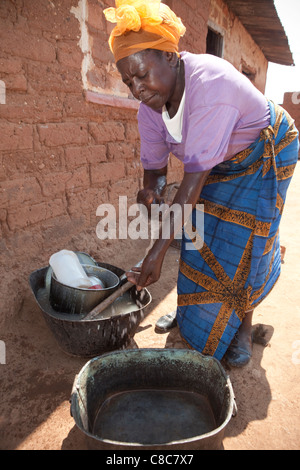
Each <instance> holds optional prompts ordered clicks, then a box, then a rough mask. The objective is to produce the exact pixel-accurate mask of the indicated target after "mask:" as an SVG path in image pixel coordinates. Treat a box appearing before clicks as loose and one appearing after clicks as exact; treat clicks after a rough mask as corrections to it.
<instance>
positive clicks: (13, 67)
mask: <svg viewBox="0 0 300 470" xmlns="http://www.w3.org/2000/svg"><path fill="white" fill-rule="evenodd" d="M21 70H22V60H21V59H15V58H14V57H10V58H9V59H5V58H4V57H1V58H0V72H3V73H19V72H21Z"/></svg>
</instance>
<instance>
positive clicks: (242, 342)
mask: <svg viewBox="0 0 300 470" xmlns="http://www.w3.org/2000/svg"><path fill="white" fill-rule="evenodd" d="M253 312H254V310H249V311H248V312H246V314H245V318H244V319H243V321H242V324H241V326H240V327H239V329H238V331H237V333H236V335H235V337H234V339H233V341H232V343H231V344H230V346H229V348H228V350H227V352H226V355H225V360H226V362H227V363H228V364H229V365H230V366H232V367H243V366H245V365H246V364H248V362H249V361H250V359H251V357H252V317H253Z"/></svg>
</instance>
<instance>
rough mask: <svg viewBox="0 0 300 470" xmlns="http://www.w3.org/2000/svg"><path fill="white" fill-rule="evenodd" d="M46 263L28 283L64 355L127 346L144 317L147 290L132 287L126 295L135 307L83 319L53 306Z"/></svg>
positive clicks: (117, 271)
mask: <svg viewBox="0 0 300 470" xmlns="http://www.w3.org/2000/svg"><path fill="white" fill-rule="evenodd" d="M97 265H98V266H100V267H102V268H105V269H108V270H110V271H112V272H113V273H115V274H116V275H117V276H119V277H120V276H121V275H122V274H124V271H123V270H122V269H120V268H117V267H116V266H112V265H110V264H107V263H97ZM48 274H49V266H47V267H44V268H41V269H38V270H36V271H34V272H33V273H31V275H30V277H29V283H30V286H31V290H32V292H33V295H34V297H35V299H36V301H37V303H38V305H39V307H40V309H41V311H42V313H43V316H44V318H45V320H46V323H47V325H48V326H49V328H50V330H51V331H52V333H53V335H54V337H55V339H56V341H57V343H58V345H59V346H60V348H61V349H62V350H63V351H64V352H66V353H67V354H70V355H73V356H81V357H87V358H90V357H95V356H99V355H100V354H103V353H106V352H109V351H114V350H118V349H122V348H126V347H127V346H128V345H129V343H130V341H131V339H132V338H133V336H134V334H135V332H136V330H137V328H138V326H139V324H140V322H141V321H142V320H143V318H144V308H145V307H146V306H147V305H148V304H149V303H150V302H151V296H150V293H149V291H148V290H147V289H143V290H142V291H140V292H137V290H136V289H135V287H134V286H133V287H132V289H130V290H129V291H128V292H127V293H126V294H125V296H127V297H126V298H127V300H128V301H130V302H128V304H129V305H130V303H132V304H134V306H135V310H134V311H129V312H128V308H127V313H122V311H121V312H119V314H114V315H112V316H108V317H107V318H99V319H95V320H90V321H85V320H84V314H76V315H75V314H74V315H72V314H70V313H65V312H59V311H56V310H54V309H53V307H52V306H51V303H50V287H51V284H49V275H48Z"/></svg>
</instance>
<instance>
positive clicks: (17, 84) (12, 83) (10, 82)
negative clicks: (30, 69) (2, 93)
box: [1, 72, 27, 104]
mask: <svg viewBox="0 0 300 470" xmlns="http://www.w3.org/2000/svg"><path fill="white" fill-rule="evenodd" d="M1 80H3V81H4V83H5V87H6V93H8V92H9V91H20V92H25V91H27V78H26V77H25V74H24V72H23V73H19V74H16V75H11V74H10V75H4V74H1ZM7 101H8V100H6V102H7ZM7 104H9V103H7Z"/></svg>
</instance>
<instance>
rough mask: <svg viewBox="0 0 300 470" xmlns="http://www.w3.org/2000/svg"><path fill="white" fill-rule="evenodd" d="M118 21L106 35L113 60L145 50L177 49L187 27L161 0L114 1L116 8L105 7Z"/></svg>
mask: <svg viewBox="0 0 300 470" xmlns="http://www.w3.org/2000/svg"><path fill="white" fill-rule="evenodd" d="M104 14H105V17H106V19H107V20H108V21H110V22H111V23H117V25H116V26H115V28H114V29H113V30H112V32H111V35H110V38H109V46H110V49H111V51H112V53H113V54H114V57H115V61H116V62H118V60H120V59H123V58H124V57H128V56H129V55H131V54H135V53H136V52H139V51H142V50H144V49H158V50H160V51H167V52H176V53H177V54H178V44H179V40H180V37H181V36H183V35H184V33H185V31H186V28H185V26H184V25H183V24H182V21H181V19H180V18H178V17H177V16H176V15H175V13H173V11H172V10H171V9H170V8H169V7H168V6H167V5H165V4H163V3H161V2H160V0H150V1H146V0H116V8H107V9H106V10H104Z"/></svg>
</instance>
